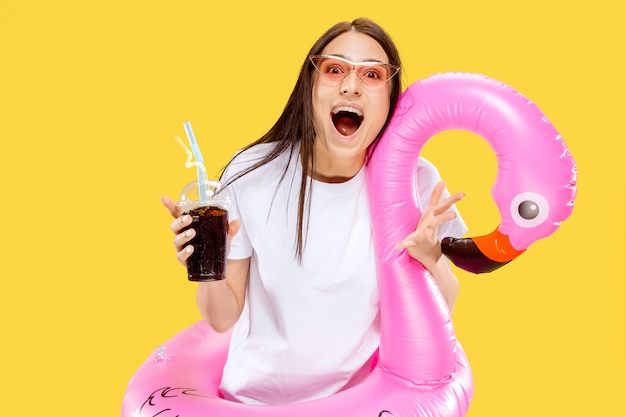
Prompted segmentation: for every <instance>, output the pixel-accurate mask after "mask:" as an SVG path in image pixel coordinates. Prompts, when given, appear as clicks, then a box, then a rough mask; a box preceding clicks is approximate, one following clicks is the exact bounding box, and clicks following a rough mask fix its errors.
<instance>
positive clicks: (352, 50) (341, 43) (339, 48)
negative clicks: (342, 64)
mask: <svg viewBox="0 0 626 417" xmlns="http://www.w3.org/2000/svg"><path fill="white" fill-rule="evenodd" d="M322 53H323V54H327V55H337V56H340V57H342V58H346V59H349V60H350V61H353V62H364V61H379V62H385V63H388V62H389V58H388V57H387V54H386V53H385V50H384V49H383V47H382V46H380V44H379V43H378V42H377V41H376V40H375V39H374V38H372V37H371V36H369V35H366V34H364V33H360V32H344V33H342V34H341V35H339V36H337V37H336V38H335V39H333V40H332V41H330V42H329V43H328V45H326V47H325V48H324V49H323V50H322Z"/></svg>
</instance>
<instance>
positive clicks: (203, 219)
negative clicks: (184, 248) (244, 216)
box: [178, 180, 233, 282]
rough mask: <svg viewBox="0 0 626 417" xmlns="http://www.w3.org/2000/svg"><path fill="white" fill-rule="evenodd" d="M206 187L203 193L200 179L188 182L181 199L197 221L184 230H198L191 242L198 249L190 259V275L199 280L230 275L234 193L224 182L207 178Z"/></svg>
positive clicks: (204, 280) (183, 209)
mask: <svg viewBox="0 0 626 417" xmlns="http://www.w3.org/2000/svg"><path fill="white" fill-rule="evenodd" d="M203 186H204V189H203V191H204V193H201V192H200V191H201V190H200V189H199V187H198V181H193V182H191V183H189V184H187V185H186V186H185V188H183V190H182V191H181V193H180V198H179V199H178V205H179V206H180V207H181V209H182V212H183V213H184V214H187V215H189V216H191V218H192V220H193V221H192V223H191V225H190V226H188V227H186V228H185V229H184V230H186V229H191V228H192V229H194V230H195V231H196V235H195V236H194V237H193V239H191V241H190V242H189V244H190V245H193V248H194V251H193V253H192V254H191V256H190V257H189V258H187V278H188V279H189V281H196V282H206V281H217V280H222V279H224V278H226V256H227V243H228V210H229V208H230V206H231V205H232V204H233V198H232V195H231V192H230V190H229V188H228V187H226V186H225V185H224V184H223V183H221V182H219V181H215V180H205V181H203ZM200 195H202V196H203V198H200Z"/></svg>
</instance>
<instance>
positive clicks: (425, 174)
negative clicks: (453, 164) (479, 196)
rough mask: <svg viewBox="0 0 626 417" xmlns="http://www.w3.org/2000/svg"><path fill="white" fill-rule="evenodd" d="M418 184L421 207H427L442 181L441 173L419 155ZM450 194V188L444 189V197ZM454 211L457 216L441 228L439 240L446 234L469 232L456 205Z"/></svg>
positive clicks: (456, 234) (457, 234)
mask: <svg viewBox="0 0 626 417" xmlns="http://www.w3.org/2000/svg"><path fill="white" fill-rule="evenodd" d="M415 176H416V184H417V194H418V196H417V198H418V199H419V203H420V207H422V208H423V207H426V206H427V205H428V202H429V201H430V196H431V194H432V192H433V189H434V188H435V185H437V183H438V182H439V181H441V175H440V174H439V171H438V170H437V168H436V167H435V166H434V165H433V164H432V163H431V162H430V161H428V160H426V159H424V158H422V157H419V158H418V161H417V171H416V174H415ZM449 196H450V192H449V191H448V189H447V188H446V189H444V191H443V195H442V198H446V197H449ZM451 210H452V211H454V212H455V213H456V218H455V219H452V220H450V221H448V222H446V223H445V224H443V225H442V226H441V227H440V228H439V240H441V239H443V238H444V237H446V236H450V237H457V238H458V237H462V236H463V235H464V234H465V233H467V226H466V224H465V222H464V221H463V218H462V217H461V214H460V213H459V210H458V209H457V207H456V206H452V208H451Z"/></svg>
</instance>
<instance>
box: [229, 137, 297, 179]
mask: <svg viewBox="0 0 626 417" xmlns="http://www.w3.org/2000/svg"><path fill="white" fill-rule="evenodd" d="M275 146H276V144H275V143H261V144H257V145H254V146H251V147H249V148H244V149H242V150H239V151H237V152H236V153H235V155H234V156H233V158H232V159H231V161H230V162H229V163H228V166H227V167H226V170H225V171H224V176H225V177H226V178H229V177H232V176H235V175H237V173H239V172H243V171H246V170H247V169H248V168H251V167H253V166H255V165H256V164H259V163H262V165H261V166H259V167H258V168H256V169H255V170H254V171H255V172H257V174H261V173H262V174H263V175H268V174H271V173H272V172H281V173H282V172H283V171H284V170H285V168H286V167H287V166H288V165H289V163H290V160H291V159H293V157H294V156H293V155H294V153H293V152H290V150H289V149H287V150H285V151H283V152H282V153H281V154H279V155H278V156H277V157H275V158H273V159H271V160H270V159H268V158H269V157H270V155H271V154H272V151H274V149H275ZM295 154H297V152H295ZM264 161H266V162H264ZM246 176H247V175H246Z"/></svg>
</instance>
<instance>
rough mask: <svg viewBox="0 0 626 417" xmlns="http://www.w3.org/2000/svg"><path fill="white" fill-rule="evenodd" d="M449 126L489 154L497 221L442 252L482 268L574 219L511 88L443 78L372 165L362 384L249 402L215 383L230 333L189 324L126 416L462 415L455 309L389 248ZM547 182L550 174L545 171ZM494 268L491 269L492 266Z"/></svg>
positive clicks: (567, 193) (411, 218) (146, 371)
mask: <svg viewBox="0 0 626 417" xmlns="http://www.w3.org/2000/svg"><path fill="white" fill-rule="evenodd" d="M447 129H463V130H469V131H472V132H475V133H477V134H478V135H480V136H482V137H483V138H485V139H486V140H487V141H488V142H489V144H490V145H491V146H492V147H493V149H494V151H495V152H496V155H497V158H498V166H499V171H498V176H497V181H496V183H495V185H494V188H493V197H494V200H495V201H496V203H497V205H498V208H499V210H500V213H501V216H502V221H501V223H500V226H499V227H498V229H497V230H496V232H494V233H493V234H492V236H490V237H483V238H466V239H464V240H454V241H453V240H451V239H448V240H446V241H445V242H444V243H442V245H443V247H444V250H445V252H446V253H447V254H448V256H449V257H450V258H451V259H453V261H455V263H457V264H460V265H461V266H462V267H465V268H467V269H469V270H473V271H474V272H486V271H488V270H493V269H494V268H495V267H497V266H499V265H501V264H503V263H506V262H508V261H509V260H510V259H512V258H514V257H515V256H517V255H519V253H521V252H522V251H524V250H525V249H526V248H527V247H528V246H529V245H530V244H531V243H532V242H534V241H536V240H537V239H541V238H543V237H546V236H548V235H549V234H551V233H552V232H554V231H555V230H556V228H557V227H558V225H559V224H560V222H561V221H563V220H564V219H566V218H567V217H568V216H569V215H570V213H571V211H572V203H573V200H574V196H575V190H576V181H575V178H576V169H575V164H574V160H573V159H572V157H571V155H570V154H569V152H568V150H567V148H566V147H565V144H564V143H563V140H562V138H561V136H560V135H559V134H558V133H557V132H556V130H555V129H554V128H553V127H552V125H551V124H550V122H549V121H548V120H547V118H546V117H545V116H544V115H543V114H542V113H541V112H540V111H539V110H538V109H537V107H536V106H535V105H533V104H532V103H530V102H529V101H528V100H527V99H525V98H524V97H523V96H522V95H520V94H518V93H517V92H515V91H514V90H513V89H512V88H511V87H508V86H506V85H504V84H502V83H499V82H496V81H494V80H491V79H489V78H487V77H484V76H480V75H473V74H459V73H450V74H440V75H435V76H432V77H429V78H427V79H425V80H422V81H419V82H417V83H415V84H413V85H411V86H410V87H409V88H408V89H407V90H406V91H405V92H404V93H403V95H402V97H401V99H400V102H399V104H398V107H397V110H396V112H395V114H394V117H393V119H392V121H391V122H390V125H389V127H388V129H387V130H386V132H385V134H384V136H383V137H382V138H381V141H380V143H379V144H378V146H377V148H376V151H375V152H373V154H372V155H371V158H370V161H369V163H368V166H367V175H368V187H369V190H370V205H371V212H372V219H373V228H374V229H373V230H374V240H375V245H376V253H377V258H378V262H377V265H378V277H379V287H380V309H381V342H380V349H379V355H378V361H377V363H376V364H375V366H374V367H373V369H372V372H371V373H370V374H369V375H368V376H367V377H366V379H365V380H364V381H363V382H362V383H361V384H359V385H357V386H355V387H352V388H350V389H347V390H345V391H342V392H339V393H337V394H334V395H331V396H329V397H326V398H322V399H319V400H315V401H308V402H301V403H295V404H285V405H262V406H259V405H246V404H240V403H235V402H230V401H226V400H224V399H223V398H221V396H220V393H219V390H218V386H219V382H220V379H221V373H222V369H223V366H224V362H225V360H226V355H227V351H228V341H229V337H230V335H229V334H228V333H226V334H218V333H215V332H213V331H212V330H211V329H210V328H209V326H208V325H207V324H205V323H204V322H199V323H196V324H195V325H193V326H191V327H190V328H188V329H186V330H184V331H183V332H181V333H179V334H178V335H176V336H175V337H174V338H172V339H171V340H170V341H168V342H167V343H165V344H164V345H163V346H161V347H160V348H158V349H157V350H156V351H155V352H154V353H153V354H152V355H151V356H150V357H149V358H148V359H147V360H146V361H145V362H144V364H143V365H142V366H141V367H140V368H139V370H138V371H137V373H136V374H135V375H134V377H133V378H132V379H131V381H130V382H129V385H128V387H127V390H126V394H125V397H124V400H123V404H122V417H148V416H150V417H154V416H158V417H176V416H179V417H201V416H220V417H244V416H248V417H287V416H289V417H293V416H298V417H319V416H320V415H338V416H353V417H370V416H371V417H376V416H378V417H381V416H387V417H391V416H393V417H432V416H439V417H447V416H457V417H458V416H464V415H465V414H466V413H467V410H468V407H469V404H470V401H471V398H472V395H473V382H472V374H471V371H470V368H469V364H468V361H467V358H466V356H465V354H464V352H463V349H462V348H461V345H460V344H459V343H458V341H457V339H456V337H455V333H454V328H453V325H452V321H451V317H450V312H449V310H448V308H447V307H446V303H445V300H444V299H443V296H442V295H441V293H440V292H439V290H438V288H437V286H436V285H435V284H434V282H433V280H432V279H429V278H428V275H427V273H426V271H425V270H424V268H423V267H422V266H421V264H420V263H419V262H415V261H414V260H412V258H410V256H409V255H408V253H407V252H406V251H405V250H397V249H396V247H395V245H396V243H397V242H399V241H401V240H403V239H404V237H405V236H406V235H408V234H409V233H411V232H412V231H413V230H414V229H415V225H416V224H417V221H418V220H419V217H420V215H421V209H420V206H419V202H418V201H416V199H415V198H414V197H413V196H416V195H417V193H416V187H417V185H416V184H415V172H414V171H415V167H416V162H417V157H418V156H419V154H420V151H421V148H422V146H423V144H424V143H425V142H426V141H427V140H428V139H429V138H430V137H432V136H433V135H435V134H436V133H438V132H441V131H443V130H447ZM548 174H549V175H548ZM496 264H497V266H496Z"/></svg>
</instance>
